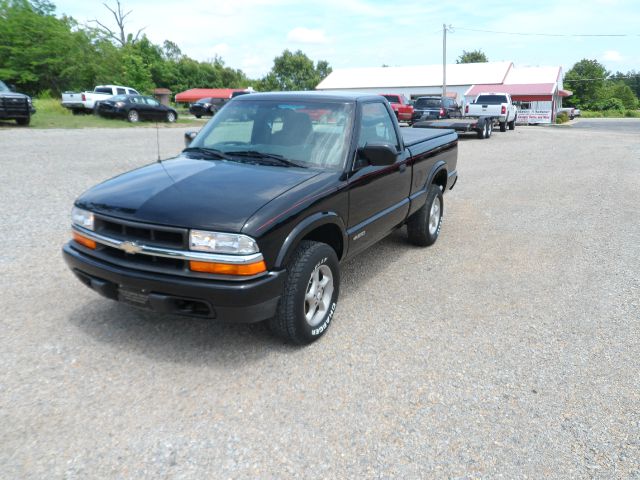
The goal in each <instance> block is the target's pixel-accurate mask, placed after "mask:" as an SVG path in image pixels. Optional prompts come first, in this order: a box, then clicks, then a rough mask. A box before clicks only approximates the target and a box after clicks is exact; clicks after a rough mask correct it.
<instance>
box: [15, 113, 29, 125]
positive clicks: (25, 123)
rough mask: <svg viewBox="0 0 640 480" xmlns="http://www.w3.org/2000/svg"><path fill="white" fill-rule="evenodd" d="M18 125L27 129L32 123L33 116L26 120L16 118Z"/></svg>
mask: <svg viewBox="0 0 640 480" xmlns="http://www.w3.org/2000/svg"><path fill="white" fill-rule="evenodd" d="M16 123H17V124H18V125H20V126H23V127H26V126H27V125H29V124H30V123H31V115H29V116H28V117H25V118H16Z"/></svg>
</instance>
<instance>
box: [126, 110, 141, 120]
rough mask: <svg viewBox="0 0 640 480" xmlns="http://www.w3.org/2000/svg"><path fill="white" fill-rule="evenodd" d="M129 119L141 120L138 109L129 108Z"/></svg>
mask: <svg viewBox="0 0 640 480" xmlns="http://www.w3.org/2000/svg"><path fill="white" fill-rule="evenodd" d="M127 120H129V121H130V122H131V123H136V122H139V121H140V115H139V114H138V111H137V110H129V113H127Z"/></svg>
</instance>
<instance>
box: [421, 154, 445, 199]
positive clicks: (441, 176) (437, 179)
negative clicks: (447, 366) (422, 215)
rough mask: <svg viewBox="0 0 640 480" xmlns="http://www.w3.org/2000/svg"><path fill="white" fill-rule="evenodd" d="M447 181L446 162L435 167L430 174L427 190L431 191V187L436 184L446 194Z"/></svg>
mask: <svg viewBox="0 0 640 480" xmlns="http://www.w3.org/2000/svg"><path fill="white" fill-rule="evenodd" d="M447 180H448V174H447V164H446V163H445V162H444V161H442V162H438V163H436V164H435V165H434V166H433V169H432V170H431V173H430V174H429V177H428V179H427V183H426V185H425V190H428V189H429V185H431V184H436V185H438V186H440V188H441V190H442V191H443V192H444V191H445V190H446V189H447Z"/></svg>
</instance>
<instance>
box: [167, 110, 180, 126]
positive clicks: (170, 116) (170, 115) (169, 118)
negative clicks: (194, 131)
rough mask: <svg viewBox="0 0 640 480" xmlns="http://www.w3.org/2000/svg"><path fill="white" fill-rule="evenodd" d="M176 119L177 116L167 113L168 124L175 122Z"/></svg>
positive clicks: (170, 112) (173, 113)
mask: <svg viewBox="0 0 640 480" xmlns="http://www.w3.org/2000/svg"><path fill="white" fill-rule="evenodd" d="M177 118H178V115H176V113H175V112H173V111H171V110H169V111H168V112H167V122H169V123H174V122H175V121H176V119H177Z"/></svg>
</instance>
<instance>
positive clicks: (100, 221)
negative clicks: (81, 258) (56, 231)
mask: <svg viewBox="0 0 640 480" xmlns="http://www.w3.org/2000/svg"><path fill="white" fill-rule="evenodd" d="M94 231H95V232H96V233H99V234H102V235H104V236H107V237H110V238H114V239H117V240H124V241H130V242H140V243H142V244H145V245H148V246H153V247H162V248H171V249H176V250H188V242H189V231H188V230H187V229H186V228H174V227H165V226H160V225H152V224H147V223H138V222H130V221H127V220H120V219H116V218H112V217H105V216H102V215H95V220H94ZM91 255H93V256H95V257H97V258H99V259H101V260H104V261H107V262H109V263H112V264H115V265H120V266H122V267H125V268H134V269H137V270H147V271H153V272H158V273H170V274H174V275H175V274H179V273H181V272H184V273H185V274H186V273H188V268H187V267H188V266H187V265H186V262H185V261H184V260H180V259H174V258H165V257H160V256H155V255H142V254H136V253H127V252H125V251H124V250H120V249H119V248H113V247H110V246H107V245H101V244H98V248H96V249H95V250H94V251H91Z"/></svg>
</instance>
